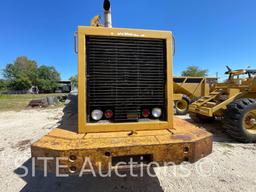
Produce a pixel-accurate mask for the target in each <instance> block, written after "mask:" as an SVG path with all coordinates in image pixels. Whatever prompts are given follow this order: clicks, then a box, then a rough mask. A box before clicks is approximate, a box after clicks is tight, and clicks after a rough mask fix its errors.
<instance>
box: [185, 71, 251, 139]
mask: <svg viewBox="0 0 256 192" xmlns="http://www.w3.org/2000/svg"><path fill="white" fill-rule="evenodd" d="M227 69H228V71H227V72H226V74H227V75H229V78H228V79H227V80H226V81H225V82H224V83H217V84H215V86H214V90H213V91H212V92H211V93H210V94H209V96H205V97H202V98H200V99H199V100H197V101H195V102H194V103H192V104H191V105H190V106H189V113H190V117H191V118H192V119H193V120H194V121H195V122H199V123H200V122H201V123H204V122H212V121H213V120H215V119H220V120H222V122H223V128H224V129H225V130H226V132H227V133H229V135H230V136H232V137H234V138H235V139H237V140H238V141H241V142H247V143H248V142H256V100H255V98H256V77H255V75H256V70H252V69H239V70H231V69H230V68H229V67H227Z"/></svg>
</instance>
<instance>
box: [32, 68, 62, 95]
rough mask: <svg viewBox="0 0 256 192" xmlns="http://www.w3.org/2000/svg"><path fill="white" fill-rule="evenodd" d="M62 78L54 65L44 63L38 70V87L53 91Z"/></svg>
mask: <svg viewBox="0 0 256 192" xmlns="http://www.w3.org/2000/svg"><path fill="white" fill-rule="evenodd" d="M59 80H60V74H59V73H58V72H57V71H56V69H55V68H54V67H48V66H45V65H42V66H40V67H39V68H38V70H37V83H36V85H37V86H38V89H39V90H40V91H42V92H53V91H54V90H55V89H56V88H57V86H58V81H59Z"/></svg>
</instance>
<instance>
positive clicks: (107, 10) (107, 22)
mask: <svg viewBox="0 0 256 192" xmlns="http://www.w3.org/2000/svg"><path fill="white" fill-rule="evenodd" d="M103 8H104V26H105V27H108V28H112V17H111V5H110V1H109V0H104V5H103Z"/></svg>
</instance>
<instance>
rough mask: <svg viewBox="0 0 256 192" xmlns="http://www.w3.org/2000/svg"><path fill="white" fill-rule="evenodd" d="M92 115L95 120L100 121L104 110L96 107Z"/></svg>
mask: <svg viewBox="0 0 256 192" xmlns="http://www.w3.org/2000/svg"><path fill="white" fill-rule="evenodd" d="M91 115H92V119H93V120H95V121H99V120H100V119H101V118H102V116H103V112H102V111H101V110H98V109H95V110H93V111H92V114H91Z"/></svg>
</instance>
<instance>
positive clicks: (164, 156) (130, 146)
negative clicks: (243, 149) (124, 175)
mask: <svg viewBox="0 0 256 192" xmlns="http://www.w3.org/2000/svg"><path fill="white" fill-rule="evenodd" d="M31 152H32V157H33V158H35V162H36V168H38V169H43V168H44V161H42V159H40V157H48V158H49V159H50V160H48V161H47V168H48V171H50V172H55V171H56V168H57V166H56V160H57V159H56V158H57V157H59V158H60V159H58V163H59V164H60V166H62V168H61V169H60V172H61V173H67V174H75V173H78V172H79V171H80V170H81V169H82V168H83V169H84V168H86V169H87V168H90V166H93V168H94V170H96V171H97V170H99V169H102V170H106V171H107V170H108V169H109V168H110V169H113V168H116V166H117V163H118V161H121V160H122V161H123V160H124V161H126V158H131V157H132V158H133V157H135V158H137V157H138V156H141V157H144V158H145V161H146V163H150V162H157V163H159V164H160V165H163V164H164V163H165V162H173V163H175V164H179V163H181V162H183V161H189V162H191V163H193V162H195V161H197V160H199V159H201V158H203V157H205V156H207V155H208V154H210V153H211V152H212V135H211V134H210V133H208V132H207V131H205V130H203V129H200V128H198V127H196V126H194V125H192V124H190V123H188V122H187V121H184V120H181V119H178V118H175V121H174V129H168V130H153V131H138V132H136V133H133V134H131V132H108V133H90V134H77V133H75V132H72V131H67V130H64V129H59V128H56V129H54V130H52V131H51V132H50V133H49V134H47V135H45V136H44V137H42V138H41V139H39V140H38V141H36V142H35V143H33V144H32V146H31ZM88 159H89V160H90V163H91V165H90V164H89V163H88V164H86V166H85V160H87V161H88ZM83 166H85V167H83ZM124 167H125V166H123V167H121V166H120V167H118V168H120V169H121V168H124ZM58 169H59V168H58Z"/></svg>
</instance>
